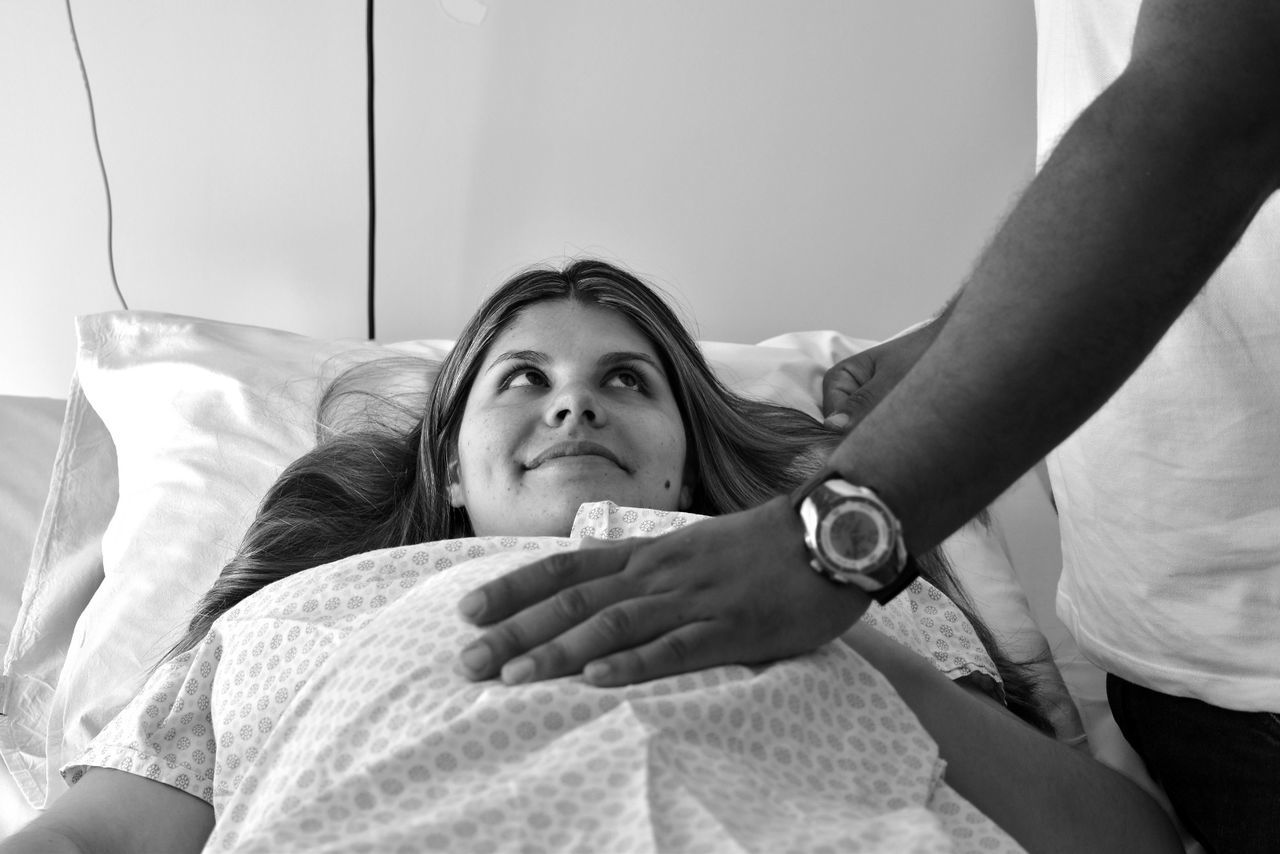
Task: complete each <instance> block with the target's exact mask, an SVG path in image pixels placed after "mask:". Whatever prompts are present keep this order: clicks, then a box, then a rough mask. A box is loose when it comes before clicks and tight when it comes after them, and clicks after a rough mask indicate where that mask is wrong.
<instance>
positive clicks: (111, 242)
mask: <svg viewBox="0 0 1280 854" xmlns="http://www.w3.org/2000/svg"><path fill="white" fill-rule="evenodd" d="M369 2H370V3H372V2H373V0H369ZM66 7H67V23H68V24H69V25H70V27H71V43H72V44H73V45H75V48H76V61H77V62H79V64H80V79H82V80H83V81H84V91H85V95H86V96H88V99H89V126H90V128H91V129H92V131H93V149H94V151H96V152H97V154H98V171H99V172H100V173H101V174H102V188H103V189H104V190H105V191H106V194H107V266H108V267H109V268H110V270H111V286H112V287H113V288H115V291H116V297H117V298H118V299H119V300H120V305H121V306H123V307H124V309H125V311H128V310H129V303H127V302H126V301H125V298H124V294H123V293H122V292H121V291H120V282H119V281H118V280H117V279H116V250H115V213H114V207H113V205H112V203H111V182H110V181H109V180H108V179H107V164H106V161H105V160H103V158H102V143H101V141H100V140H99V139H98V115H97V112H96V111H95V110H94V107H93V89H92V88H91V87H90V86H89V72H88V70H87V69H86V68H85V65H84V54H83V53H81V51H80V37H79V36H78V35H76V21H75V17H74V16H73V15H72V14H71V0H66Z"/></svg>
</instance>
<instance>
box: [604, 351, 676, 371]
mask: <svg viewBox="0 0 1280 854" xmlns="http://www.w3.org/2000/svg"><path fill="white" fill-rule="evenodd" d="M628 362H643V363H644V364H646V365H648V366H649V367H651V368H653V369H654V370H655V371H657V372H658V373H660V374H662V373H665V371H663V370H662V366H661V365H659V364H658V362H657V360H656V359H654V358H653V357H652V356H650V355H649V354H648V353H640V352H638V351H631V350H620V351H617V352H614V353H605V354H604V355H603V356H601V357H600V358H599V360H597V364H599V365H600V366H601V367H606V368H611V367H613V366H614V365H623V364H627V363H628Z"/></svg>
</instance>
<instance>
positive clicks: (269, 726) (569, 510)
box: [0, 262, 1177, 852]
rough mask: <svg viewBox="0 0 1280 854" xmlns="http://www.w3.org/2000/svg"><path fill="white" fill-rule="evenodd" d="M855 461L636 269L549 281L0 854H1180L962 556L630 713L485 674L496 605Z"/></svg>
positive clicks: (275, 509)
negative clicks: (727, 378) (828, 460)
mask: <svg viewBox="0 0 1280 854" xmlns="http://www.w3.org/2000/svg"><path fill="white" fill-rule="evenodd" d="M837 438H838V437H835V436H833V435H832V434H830V433H829V432H827V431H826V430H825V429H824V428H823V427H821V425H819V424H817V423H816V422H814V421H812V420H811V419H809V418H808V416H806V415H803V414H801V413H798V412H795V411H793V410H789V409H786V408H783V407H778V406H774V405H768V404H762V403H757V402H753V401H748V400H744V399H742V398H739V397H737V396H735V395H733V394H731V393H729V392H728V391H727V390H726V389H725V388H724V387H723V386H722V385H721V384H720V383H719V382H718V381H717V380H716V379H715V377H714V375H713V374H712V372H711V371H710V369H709V368H708V366H707V364H706V363H705V362H704V360H703V358H702V356H701V354H700V353H699V351H698V349H697V347H696V345H695V343H694V342H693V341H692V339H691V338H690V336H689V335H688V334H687V332H686V331H685V330H684V329H683V328H682V327H681V325H680V324H679V322H678V321H677V319H676V318H675V316H674V315H673V314H672V312H671V311H670V310H669V309H668V308H667V306H666V305H665V304H664V303H663V302H662V301H661V300H660V299H658V298H657V297H656V296H655V295H654V294H653V293H652V292H651V291H650V290H649V289H648V288H646V287H645V286H644V285H643V284H641V283H640V282H638V281H636V280H635V279H634V278H632V277H631V276H629V275H627V274H625V273H623V272H621V271H619V270H617V269H615V268H613V267H610V266H608V265H604V264H601V263H597V262H579V263H575V264H573V265H572V266H570V267H569V268H567V269H566V270H564V271H563V272H561V271H552V270H543V271H534V272H530V273H527V274H524V275H521V276H519V277H517V278H516V279H514V280H512V281H511V282H509V283H508V284H506V285H505V286H503V287H502V288H501V289H500V290H499V291H498V292H497V293H496V294H495V295H494V296H492V297H490V299H489V300H488V301H487V302H486V303H485V304H484V305H483V306H482V307H481V308H480V310H479V312H478V313H477V314H476V316H475V317H474V318H473V319H472V321H471V323H470V324H469V325H468V326H467V328H466V330H464V331H463V333H462V335H461V337H460V338H459V340H458V343H457V345H456V347H455V348H454V350H453V351H452V353H451V354H450V355H449V356H448V358H447V359H446V360H445V362H444V364H443V365H442V366H441V371H440V374H439V378H438V380H437V381H436V384H435V386H434V389H433V391H432V394H431V397H430V401H429V404H428V406H427V411H426V414H425V416H424V417H422V418H420V419H417V423H416V424H415V425H414V426H413V427H412V428H411V429H409V430H408V431H407V433H406V432H404V431H397V430H395V429H393V428H391V427H384V428H382V429H375V430H365V431H361V432H342V433H339V434H336V435H334V436H331V437H329V438H328V439H327V440H326V441H324V442H322V443H321V445H320V446H319V447H317V448H316V449H315V450H314V451H313V452H311V453H310V454H308V455H307V456H306V457H304V458H303V459H301V460H299V461H298V462H296V463H295V464H293V465H292V466H290V467H289V469H287V470H286V472H285V473H284V474H283V475H282V476H281V478H280V479H279V481H278V482H277V483H276V485H275V486H274V487H273V489H272V491H271V492H270V494H269V495H268V496H267V497H266V499H265V500H264V502H263V505H262V507H261V509H260V511H259V514H258V517H257V518H256V520H255V521H254V523H253V525H252V526H251V528H250V530H249V533H248V534H247V535H246V538H245V541H244V543H243V545H242V548H241V550H240V552H239V553H238V555H237V557H236V558H235V560H233V561H232V563H231V564H229V565H228V566H227V567H226V569H225V570H224V571H223V573H222V576H221V577H220V579H219V581H218V582H217V584H216V585H215V586H214V588H213V589H212V590H211V591H210V592H209V593H208V594H207V596H206V597H205V598H204V600H203V601H202V603H201V606H200V609H199V613H198V614H197V615H196V617H195V618H194V619H193V621H192V624H191V627H190V631H189V633H188V635H187V636H186V638H185V639H184V640H183V641H182V642H180V643H179V644H178V645H177V647H176V648H175V649H174V650H173V652H171V653H170V655H169V656H168V658H167V659H166V661H164V662H163V663H162V664H161V665H160V666H158V667H157V669H156V671H155V673H154V675H153V677H152V678H151V680H150V681H149V682H148V684H147V686H146V687H145V688H144V689H143V690H142V692H141V693H140V694H139V695H138V697H137V699H136V700H135V701H134V702H133V703H132V704H131V705H129V706H128V707H126V708H125V709H124V710H123V711H122V712H121V713H120V714H119V716H118V717H117V718H116V719H115V720H114V721H112V722H111V723H110V724H109V725H108V726H107V727H106V728H105V729H104V730H103V731H102V732H101V733H100V734H99V736H98V737H97V738H96V739H95V740H94V742H93V743H92V744H91V745H90V747H89V749H88V750H87V751H86V753H85V754H84V755H83V756H81V757H79V758H78V759H77V761H76V762H75V763H74V764H72V765H70V766H68V767H67V768H66V769H64V774H65V776H66V778H67V779H68V781H69V782H71V783H72V784H73V785H72V787H71V789H70V790H69V791H68V792H67V793H66V794H65V795H64V796H62V797H61V798H60V799H59V800H58V801H56V802H55V803H54V805H53V806H52V807H51V808H50V809H49V810H48V812H47V813H45V814H44V815H43V816H41V817H40V818H38V819H37V820H36V821H34V822H33V823H32V824H31V825H30V826H29V827H28V828H27V829H25V830H24V831H22V832H21V833H19V834H17V835H16V836H14V837H13V838H12V839H10V840H9V841H8V842H7V843H6V844H4V845H0V850H3V851H5V852H14V851H34V850H46V851H84V852H89V851H95V852H96V851H105V852H114V851H130V852H141V851H164V852H179V851H198V850H200V849H201V848H202V847H205V848H206V849H207V850H211V851H224V850H235V851H272V852H274V851H361V850H369V851H374V850H376V851H424V850H475V851H485V850H487V851H495V850H530V851H537V850H548V851H551V850H582V851H623V850H628V851H629V850H663V851H666V850H681V851H683V850H707V851H738V850H749V851H778V850H800V851H813V850H819V849H821V848H823V847H824V846H827V847H829V848H831V849H832V850H849V851H864V850H884V851H895V852H898V851H917V850H919V851H935V850H952V848H953V847H954V848H955V849H959V850H973V851H979V850H980V851H998V850H1018V845H1017V844H1016V843H1015V842H1014V840H1013V839H1012V838H1011V837H1010V836H1009V835H1007V834H1006V832H1005V831H1004V830H1002V829H1001V825H1004V826H1006V827H1007V828H1010V829H1014V830H1015V831H1016V833H1017V835H1018V836H1019V842H1021V843H1022V844H1024V845H1026V846H1027V847H1028V848H1035V849H1046V850H1051V849H1054V848H1062V849H1064V850H1089V851H1103V850H1108V846H1111V847H1112V848H1114V850H1123V851H1126V852H1129V851H1138V850H1143V845H1147V846H1148V847H1150V848H1151V849H1152V850H1161V849H1160V848H1159V846H1158V844H1157V842H1156V841H1157V840H1161V839H1169V838H1171V837H1170V835H1169V830H1168V828H1167V825H1166V824H1165V820H1164V817H1163V814H1162V813H1161V812H1160V811H1159V809H1158V807H1156V806H1155V805H1154V804H1153V803H1151V802H1150V801H1149V800H1148V799H1147V797H1146V796H1145V795H1144V794H1142V793H1141V792H1140V791H1138V790H1137V789H1136V788H1134V787H1133V786H1132V785H1130V784H1129V783H1128V782H1127V781H1125V780H1124V779H1122V778H1120V777H1118V776H1117V775H1115V774H1114V773H1112V772H1110V771H1109V770H1107V769H1105V768H1103V767H1102V766H1100V765H1097V764H1095V763H1093V762H1092V761H1091V760H1089V759H1088V758H1087V757H1085V756H1083V755H1080V754H1078V753H1077V752H1075V751H1073V750H1071V749H1070V748H1067V747H1064V746H1062V745H1059V744H1058V743H1057V742H1055V741H1053V739H1052V738H1051V737H1050V736H1049V735H1046V734H1043V733H1041V732H1038V731H1037V730H1036V728H1035V727H1033V726H1032V725H1029V724H1028V723H1026V722H1024V720H1019V719H1018V717H1016V716H1015V715H1014V714H1012V713H1010V712H1009V711H1007V710H1006V708H1005V705H1006V704H1007V705H1008V706H1010V707H1012V708H1014V709H1015V711H1016V712H1017V713H1018V714H1019V715H1021V716H1022V717H1023V718H1025V719H1027V720H1030V721H1031V723H1032V724H1035V725H1036V726H1038V727H1040V728H1044V724H1043V719H1042V718H1041V717H1040V716H1039V715H1038V713H1037V712H1036V710H1035V707H1034V703H1032V702H1031V701H1030V700H1029V699H1028V698H1029V697H1031V696H1032V693H1031V692H1030V691H1029V690H1028V687H1027V686H1026V685H1024V684H1022V683H1021V682H1020V680H1019V677H1018V674H1017V670H1016V668H1013V667H1011V666H1008V665H1005V664H997V663H996V662H993V657H994V658H997V659H998V658H999V656H998V655H997V654H996V651H995V650H994V648H993V646H992V645H991V644H990V641H989V637H988V635H987V633H986V632H985V631H984V629H983V627H982V626H981V625H980V623H979V622H978V621H977V620H976V618H975V617H974V616H973V614H971V613H970V612H969V609H967V608H964V607H962V606H961V604H960V602H961V601H962V597H961V596H960V594H959V592H958V590H957V589H956V587H955V585H954V582H953V581H952V580H951V579H950V577H949V575H948V574H947V572H946V567H945V563H944V562H943V561H942V560H941V559H940V558H937V557H936V556H935V557H933V558H931V559H930V560H928V561H926V572H925V575H926V576H927V577H928V579H929V580H920V581H917V582H916V583H915V584H914V585H913V586H912V588H911V589H910V590H909V591H908V592H907V593H906V594H904V595H902V596H899V597H898V598H897V599H894V600H893V601H891V602H890V603H889V604H888V605H887V606H886V607H884V608H879V607H876V608H872V609H871V611H870V612H869V613H868V614H867V615H866V616H865V617H864V619H863V620H862V621H861V622H860V623H859V624H858V627H857V628H855V630H854V631H852V632H850V633H849V634H848V635H846V636H845V639H844V640H845V642H844V643H834V644H829V645H827V646H825V647H823V648H821V649H819V650H817V651H816V652H813V653H811V654H809V655H805V656H803V657H798V658H793V659H789V660H786V661H782V662H777V663H774V664H769V665H763V666H727V667H717V668H713V669H708V670H704V671H700V672H697V673H694V674H689V675H682V676H676V677H671V678H667V679H661V680H657V681H654V682H649V683H645V684H642V685H634V686H629V687H623V688H600V687H596V686H594V685H591V684H589V683H588V682H586V681H584V680H582V679H581V678H577V677H574V678H564V679H558V680H553V681H550V682H538V683H528V684H525V683H522V682H521V679H520V674H518V673H515V674H511V673H508V674H505V676H506V681H507V682H508V683H511V684H502V683H498V682H479V683H477V682H473V681H472V680H471V679H469V678H468V677H467V673H468V672H472V673H473V672H474V671H475V670H476V669H478V668H482V667H483V662H461V663H460V662H459V660H458V656H459V653H460V651H461V650H463V649H464V648H466V647H467V645H468V644H469V642H470V641H472V640H473V639H474V638H475V637H476V636H477V635H478V630H476V629H475V628H473V627H471V626H470V625H469V624H467V623H466V622H464V621H463V620H462V619H461V618H460V616H459V614H458V601H459V599H460V598H461V597H462V596H463V594H465V593H466V592H467V591H469V590H471V589H473V588H475V587H476V586H477V585H479V584H482V583H484V582H486V581H489V580H491V579H493V578H496V577H498V576H500V575H502V574H504V573H506V572H509V571H511V570H512V569H514V568H516V567H518V566H521V565H524V564H526V563H528V562H530V561H531V560H534V559H536V558H537V557H540V556H546V555H547V554H551V553H555V552H559V551H565V550H571V549H576V548H579V547H584V546H588V545H590V544H591V543H592V542H595V541H599V540H611V539H617V538H622V537H644V536H657V535H660V534H664V533H668V532H672V531H675V530H676V529H679V528H681V527H683V526H685V525H689V524H695V523H696V522H697V520H698V519H699V518H702V517H704V516H707V515H715V514H718V513H723V512H726V511H730V510H737V509H743V508H746V507H749V506H752V505H754V504H757V503H759V502H761V501H764V500H766V499H767V498H769V497H770V496H772V495H774V494H776V493H777V492H779V491H782V490H786V489H790V488H793V487H794V486H796V485H797V484H799V483H800V482H802V481H803V480H804V478H805V477H806V476H807V475H809V474H810V473H812V472H813V471H814V470H816V469H817V467H818V466H819V465H820V464H821V462H822V459H823V456H824V453H825V452H826V451H827V450H829V448H830V446H831V444H832V442H833V441H834V440H835V439H837ZM943 591H946V592H945V593H944V592H943ZM250 594H252V595H250ZM948 594H949V595H948ZM855 616H856V615H855ZM851 619H852V617H851ZM761 630H762V631H767V630H768V627H761ZM460 664H461V665H462V666H460ZM921 721H926V722H927V723H926V724H922V723H921ZM973 804H978V805H980V806H981V808H982V810H983V811H979V809H978V808H975V806H974V805H973ZM984 813H985V814H984ZM988 816H990V817H988ZM993 819H994V820H993ZM1172 845H1173V847H1168V849H1167V850H1177V847H1176V845H1177V843H1176V839H1174V841H1173V843H1172Z"/></svg>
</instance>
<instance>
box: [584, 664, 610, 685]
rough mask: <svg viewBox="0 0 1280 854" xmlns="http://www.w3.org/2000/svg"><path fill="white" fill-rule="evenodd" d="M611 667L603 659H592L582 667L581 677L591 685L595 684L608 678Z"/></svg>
mask: <svg viewBox="0 0 1280 854" xmlns="http://www.w3.org/2000/svg"><path fill="white" fill-rule="evenodd" d="M612 669H613V668H611V667H610V666H609V665H607V664H605V663H604V662H603V661H593V662H591V663H590V664H588V665H587V666H586V667H584V668H583V669H582V678H583V679H585V680H587V681H588V682H590V683H591V684H592V685H597V684H599V683H600V682H603V681H604V680H606V679H608V678H609V673H610V672H611V671H612Z"/></svg>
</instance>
